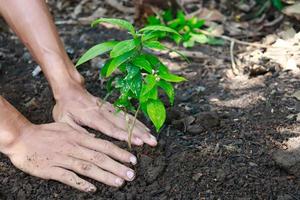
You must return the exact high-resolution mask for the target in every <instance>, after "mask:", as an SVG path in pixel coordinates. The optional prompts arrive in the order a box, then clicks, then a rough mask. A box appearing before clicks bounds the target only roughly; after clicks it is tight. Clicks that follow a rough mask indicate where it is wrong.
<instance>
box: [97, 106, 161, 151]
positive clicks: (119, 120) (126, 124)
mask: <svg viewBox="0 0 300 200" xmlns="http://www.w3.org/2000/svg"><path fill="white" fill-rule="evenodd" d="M102 115H104V117H105V118H106V119H108V120H109V121H110V122H111V123H112V124H114V125H115V126H118V127H119V128H120V129H121V130H127V129H128V128H130V129H132V125H133V123H134V121H135V124H134V127H133V129H132V134H133V137H135V138H139V139H141V140H142V141H143V142H145V143H147V144H149V145H151V146H156V145H157V140H156V138H155V137H154V136H153V135H151V134H150V133H149V132H148V131H146V130H145V129H144V128H141V127H139V126H138V125H137V120H135V119H134V117H132V116H130V115H129V114H127V117H128V118H129V120H126V118H123V117H121V115H122V114H115V113H112V112H106V111H105V110H102ZM127 132H128V131H127ZM127 140H128V138H127Z"/></svg>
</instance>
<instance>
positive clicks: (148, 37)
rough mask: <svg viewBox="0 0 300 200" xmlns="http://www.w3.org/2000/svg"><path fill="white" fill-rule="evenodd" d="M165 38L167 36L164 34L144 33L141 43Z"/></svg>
mask: <svg viewBox="0 0 300 200" xmlns="http://www.w3.org/2000/svg"><path fill="white" fill-rule="evenodd" d="M166 36H167V34H166V33H164V32H157V31H151V32H146V33H144V35H143V37H142V41H143V42H145V41H148V40H153V39H158V38H165V37H166Z"/></svg>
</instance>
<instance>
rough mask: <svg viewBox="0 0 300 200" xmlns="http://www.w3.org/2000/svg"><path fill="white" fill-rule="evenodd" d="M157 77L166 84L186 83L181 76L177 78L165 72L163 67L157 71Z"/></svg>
mask: <svg viewBox="0 0 300 200" xmlns="http://www.w3.org/2000/svg"><path fill="white" fill-rule="evenodd" d="M158 74H159V77H160V78H161V79H163V80H165V81H168V82H174V83H179V82H182V81H186V79H185V78H183V77H181V76H177V75H175V74H171V73H169V72H168V71H167V70H166V67H165V66H160V67H159V71H158Z"/></svg>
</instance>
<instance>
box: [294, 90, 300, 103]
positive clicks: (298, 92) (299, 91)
mask: <svg viewBox="0 0 300 200" xmlns="http://www.w3.org/2000/svg"><path fill="white" fill-rule="evenodd" d="M292 97H295V98H296V99H297V100H299V101H300V90H298V91H296V92H295V93H294V94H292Z"/></svg>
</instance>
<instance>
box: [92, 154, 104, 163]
mask: <svg viewBox="0 0 300 200" xmlns="http://www.w3.org/2000/svg"><path fill="white" fill-rule="evenodd" d="M93 159H94V160H95V161H97V162H99V163H103V162H105V161H106V160H107V156H106V155H104V154H102V153H95V154H94V157H93Z"/></svg>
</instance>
